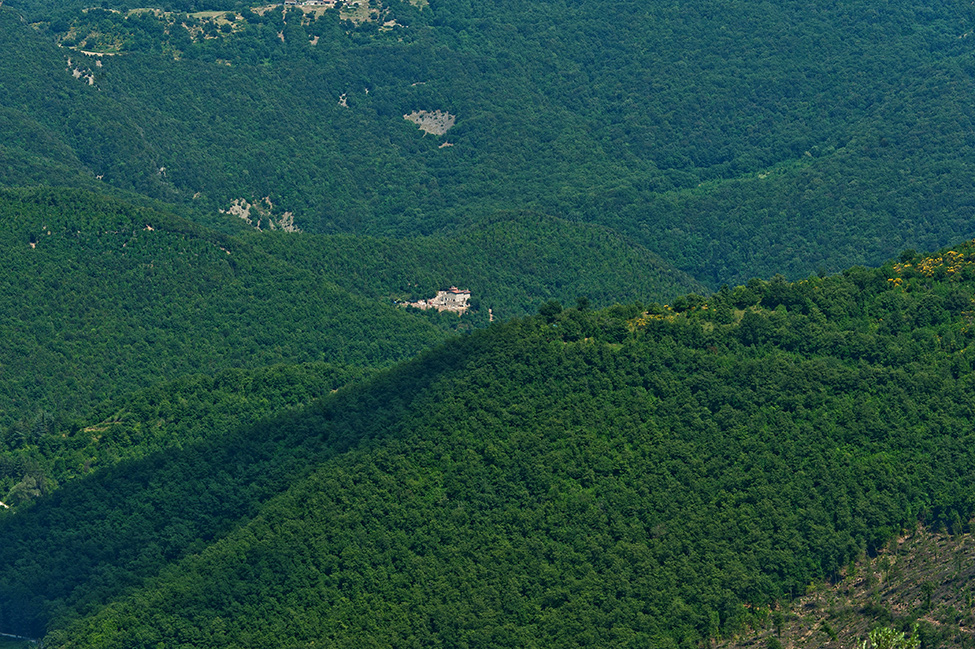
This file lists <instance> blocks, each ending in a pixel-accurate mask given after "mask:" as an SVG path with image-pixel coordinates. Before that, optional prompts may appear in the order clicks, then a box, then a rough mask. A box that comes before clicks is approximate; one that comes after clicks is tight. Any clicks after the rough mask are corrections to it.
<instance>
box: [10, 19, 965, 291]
mask: <svg viewBox="0 0 975 649" xmlns="http://www.w3.org/2000/svg"><path fill="white" fill-rule="evenodd" d="M421 4H423V3H421ZM191 5H192V6H191ZM66 6H68V5H61V4H58V5H57V7H58V8H60V9H61V10H63V9H64V7H66ZM71 6H73V5H71ZM114 6H116V5H113V4H112V3H109V7H114ZM118 6H120V7H121V6H125V5H124V4H119V5H118ZM45 7H47V8H48V9H49V10H51V11H53V10H54V9H55V5H54V4H53V3H46V4H45V3H40V2H32V3H28V2H21V3H19V4H18V3H17V2H16V1H15V0H14V1H11V0H8V2H7V3H6V4H5V6H4V8H3V10H2V11H0V45H2V47H3V48H4V51H5V52H7V53H8V54H7V56H5V57H4V61H3V62H2V63H0V78H2V79H3V81H2V82H3V83H4V88H5V90H6V92H7V93H8V95H7V99H6V100H5V113H4V116H0V133H2V135H3V141H4V143H5V144H4V146H5V147H8V148H9V150H8V151H6V153H5V155H6V156H7V159H8V160H10V162H9V163H8V164H7V165H6V168H4V167H3V166H2V165H0V177H2V178H3V180H4V182H6V183H8V184H23V183H25V182H28V181H30V182H37V181H40V180H43V181H44V182H47V183H57V184H76V185H77V184H86V185H87V184H90V183H92V182H96V181H95V180H94V179H96V177H101V182H102V183H108V184H111V185H112V186H115V187H121V188H126V189H129V190H134V191H139V192H142V193H145V194H147V195H151V196H153V197H155V198H158V199H162V200H166V201H171V202H175V203H182V204H185V205H194V206H197V207H201V208H205V209H206V210H208V211H210V212H211V213H215V212H216V210H217V209H227V208H228V207H229V206H230V204H231V202H232V201H234V200H237V199H241V198H245V199H247V200H248V201H250V202H251V203H253V202H255V201H258V200H260V199H263V198H264V197H268V198H270V199H271V203H272V204H273V205H274V212H275V214H276V215H277V216H279V217H280V216H283V215H284V214H285V213H286V212H291V213H293V217H294V219H295V222H296V223H297V225H298V226H299V227H301V228H303V229H304V230H306V231H314V232H330V233H335V232H344V233H358V234H369V235H374V236H396V237H403V236H415V235H420V234H435V233H436V234H441V233H445V232H447V231H451V230H454V229H457V228H459V227H463V226H466V225H469V224H471V223H476V222H477V221H479V220H480V218H481V217H483V216H485V215H490V214H493V213H495V212H497V211H499V210H523V209H534V210H538V211H540V212H543V213H548V214H552V215H554V216H557V217H562V218H566V219H569V220H578V221H585V222H592V223H599V224H602V225H605V226H609V227H611V228H613V229H616V230H618V231H620V232H621V233H623V234H625V235H626V236H628V237H630V238H631V239H633V240H634V241H636V242H637V243H639V244H641V245H643V246H644V247H646V248H647V249H648V250H650V251H652V252H654V253H656V254H657V255H659V256H660V257H661V258H662V259H664V260H665V261H666V262H668V263H671V264H673V265H675V266H677V267H678V268H680V269H682V270H684V271H685V272H687V273H689V274H691V275H692V276H693V277H695V279H697V280H698V281H701V282H704V283H706V284H707V285H708V286H710V287H711V288H712V289H713V288H717V287H718V286H720V285H721V284H722V283H726V282H728V283H737V282H742V281H746V280H747V279H748V278H749V277H752V276H755V275H760V276H770V275H772V274H774V273H775V272H783V273H786V274H787V275H788V276H790V277H802V276H806V275H808V274H809V273H810V272H813V271H816V270H817V269H819V268H820V267H821V268H822V269H824V270H827V271H833V270H838V269H840V268H843V267H847V266H849V265H852V264H856V263H873V264H875V263H880V262H881V261H882V260H883V259H885V258H887V257H889V256H891V255H893V254H896V253H897V252H898V251H900V250H901V249H904V248H909V247H913V248H925V249H933V248H936V247H938V246H940V245H944V244H946V243H947V242H949V241H951V240H957V239H958V238H961V237H965V236H969V235H970V234H972V232H973V231H975V226H973V225H972V223H973V210H972V203H971V198H970V197H971V196H972V195H973V189H975V188H973V186H972V182H971V174H970V173H968V171H967V169H968V166H970V165H971V164H972V163H975V158H973V153H972V152H973V150H975V149H973V146H972V144H973V143H972V141H971V137H970V134H971V133H972V132H973V123H972V117H973V115H972V111H971V106H970V102H969V101H968V98H969V97H970V96H971V94H972V91H973V90H975V89H973V87H972V79H971V65H970V51H969V46H968V43H969V40H970V39H969V38H967V36H966V35H967V34H969V33H970V32H971V31H972V27H973V16H972V11H973V9H972V7H970V6H968V5H964V6H962V5H958V4H957V3H955V2H949V1H947V0H941V1H939V2H936V3H935V4H934V5H932V4H930V3H928V4H925V5H923V6H922V5H918V4H917V3H910V2H907V0H895V1H893V2H889V3H887V4H885V5H884V6H883V7H882V8H878V7H877V6H876V4H875V3H873V2H868V1H867V0H844V1H843V2H838V3H833V4H830V5H811V4H809V3H805V2H796V1H793V0H777V1H776V2H772V3H767V2H766V3H758V2H744V3H735V4H733V5H721V4H718V5H714V4H694V3H692V4H686V3H685V4H682V5H666V6H665V5H659V4H658V5H653V6H646V5H645V4H640V3H630V4H627V3H622V4H620V3H616V4H612V5H608V6H607V5H606V4H605V3H599V2H594V1H590V0H587V1H584V2H578V3H573V4H571V5H565V4H560V3H550V2H533V3H522V4H517V3H514V4H512V3H497V2H494V3H492V2H487V3H478V4H475V5H471V4H470V3H466V2H457V1H455V0H440V1H438V2H433V3H430V4H429V5H426V6H425V7H424V8H422V9H420V8H418V7H416V6H413V5H411V4H409V3H406V2H396V1H389V2H386V3H385V4H382V5H379V4H378V3H377V2H375V1H373V8H374V9H376V11H377V13H376V14H375V16H376V17H377V18H376V21H371V22H370V21H366V22H361V23H359V24H355V23H353V22H351V21H350V20H349V18H352V17H354V16H352V14H350V13H348V12H346V13H344V14H340V13H338V12H336V11H328V12H324V13H321V14H320V15H319V14H317V13H313V14H308V15H307V16H305V17H304V18H301V19H299V14H301V15H304V14H302V12H299V11H298V10H294V11H293V12H291V13H289V14H287V15H286V16H282V15H281V13H280V12H278V11H270V12H266V13H263V14H261V15H258V14H255V13H253V12H251V11H249V10H248V9H247V7H245V6H243V5H234V6H230V5H227V6H226V7H223V8H224V9H226V10H227V11H221V12H217V13H211V14H205V15H204V14H200V15H194V16H186V15H184V14H182V13H178V12H179V11H187V10H192V9H204V8H206V9H213V8H215V7H216V5H215V4H213V3H209V2H208V3H201V2H196V3H193V2H183V3H179V2H174V3H171V6H170V9H173V10H175V12H172V13H167V14H164V15H160V16H158V17H157V16H156V15H155V14H152V13H147V12H139V13H136V14H131V15H129V14H127V13H125V12H121V13H117V12H111V11H102V10H98V9H93V10H92V11H89V12H87V13H81V12H80V11H71V12H63V11H62V13H61V14H60V15H59V16H48V17H50V18H51V20H44V18H45V15H46V14H45ZM19 8H24V9H28V10H30V15H31V16H32V17H31V20H38V21H39V22H37V23H36V25H35V28H34V29H32V28H31V27H30V26H28V25H27V24H25V23H22V22H21V21H20V20H19V18H18V15H17V13H16V12H17V10H18V9H19ZM231 10H233V11H231ZM228 12H229V13H230V15H231V18H233V20H229V19H228V18H227V15H228ZM234 12H237V13H234ZM311 16H318V17H317V18H316V19H314V20H312V19H311ZM356 20H359V18H356ZM380 21H381V22H383V23H384V24H385V23H388V24H387V25H386V26H385V27H383V28H382V29H380V28H379V22H380ZM56 42H60V43H61V44H62V45H73V46H74V47H77V48H81V49H84V48H89V49H95V50H98V51H106V52H108V53H110V54H119V55H118V56H102V57H91V56H85V55H82V54H79V53H78V52H77V51H75V50H72V49H70V48H68V47H66V46H65V47H61V48H58V47H57V46H56ZM69 59H70V61H71V62H70V65H69V62H68V60H69ZM415 111H431V112H432V111H446V112H449V113H450V114H451V115H452V116H454V117H455V118H456V124H455V125H454V126H453V128H452V129H450V130H449V131H447V132H446V133H445V134H443V135H439V136H438V135H432V134H425V133H424V132H422V131H420V130H419V129H418V128H417V126H416V125H415V124H414V123H412V122H409V121H406V120H404V119H403V116H404V115H407V114H411V113H413V112H415ZM2 120H6V121H2ZM25 129H26V130H25ZM28 131H29V132H31V133H36V134H37V135H36V136H31V137H30V138H25V137H24V136H23V134H24V133H25V132H28ZM446 144H450V145H452V146H442V145H446ZM3 153H4V152H2V151H0V154H3Z"/></svg>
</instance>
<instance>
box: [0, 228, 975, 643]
mask: <svg viewBox="0 0 975 649" xmlns="http://www.w3.org/2000/svg"><path fill="white" fill-rule="evenodd" d="M973 280H975V243H970V244H965V245H962V246H958V247H956V248H954V249H951V250H943V251H941V252H940V253H938V254H934V255H929V256H924V255H918V254H917V253H914V252H910V251H908V252H905V253H904V254H903V255H902V256H901V258H899V259H898V260H896V261H892V262H889V263H888V264H886V265H885V266H883V267H881V268H879V269H873V270H871V269H866V268H863V267H855V268H851V269H850V270H848V271H846V272H844V273H843V274H840V275H833V276H824V277H818V276H813V277H811V278H809V279H806V280H801V281H798V282H793V283H790V282H787V281H786V280H785V279H784V278H782V277H776V278H773V279H771V280H769V281H760V280H754V281H751V282H749V283H748V284H747V285H743V286H739V287H737V288H735V289H724V290H721V291H718V292H716V293H715V294H713V295H711V296H709V297H707V298H704V297H701V296H697V295H689V296H687V297H685V298H681V299H678V300H674V301H673V302H672V303H671V304H669V305H667V306H661V305H659V304H631V305H629V306H615V307H611V308H609V309H605V310H594V309H590V308H588V307H587V305H586V304H585V303H584V302H582V301H580V303H579V304H578V305H576V306H575V307H571V308H563V307H562V306H561V305H559V304H558V303H555V302H550V303H547V304H545V305H543V306H542V308H541V309H540V310H539V314H538V315H535V316H532V317H528V318H523V319H516V320H513V321H510V322H507V323H504V324H496V325H494V326H492V327H489V328H487V329H485V330H481V331H478V332H476V333H474V334H473V335H470V336H465V337H463V338H461V339H457V340H454V341H452V342H448V343H446V344H445V345H443V346H440V347H438V348H436V349H434V350H431V351H429V352H426V353H424V354H421V355H420V356H419V357H418V358H417V359H415V360H413V361H410V362H407V363H404V364H401V365H398V366H397V367H395V368H393V369H390V370H386V371H384V372H382V373H380V374H379V375H377V376H374V377H372V378H364V380H360V381H357V382H355V383H353V384H352V385H350V386H349V387H346V388H344V389H340V390H339V391H338V392H336V393H334V394H329V395H327V396H326V397H325V398H324V399H323V400H322V401H321V402H320V403H319V404H318V405H314V406H311V407H308V408H306V409H304V410H298V411H294V410H292V411H290V412H288V413H286V414H283V415H278V416H276V417H272V418H271V419H269V420H266V421H264V422H262V423H259V424H256V425H244V426H243V427H242V428H240V429H238V430H236V431H231V432H226V433H223V434H221V435H215V436H213V437H210V438H208V439H204V440H202V441H198V442H195V443H188V444H186V445H184V446H183V448H182V449H180V448H175V447H174V448H170V449H169V450H166V451H163V452H161V453H157V454H152V455H148V456H146V457H143V458H141V459H140V458H136V457H133V459H131V460H129V461H126V462H123V463H120V464H117V465H115V466H114V467H111V468H108V469H106V470H102V471H96V472H93V473H92V474H91V475H90V476H85V477H80V478H78V479H75V480H71V481H69V482H67V483H66V484H65V485H64V486H62V487H61V488H60V489H57V490H55V491H54V492H53V493H52V494H51V495H49V496H46V497H42V498H40V499H37V500H36V501H34V502H33V503H31V504H30V505H28V506H27V507H26V508H21V509H20V510H18V511H17V512H15V513H12V514H11V513H8V514H6V515H5V516H3V517H0V534H2V535H3V537H4V539H5V540H6V542H5V543H4V544H3V545H2V547H0V561H2V562H3V564H4V565H6V566H11V568H10V569H7V570H5V571H4V572H3V574H2V576H0V624H2V625H3V626H4V628H6V629H13V630H17V631H19V632H22V633H25V634H28V635H32V636H34V637H39V636H41V635H45V634H46V642H45V644H49V645H51V646H72V647H82V646H98V647H116V646H117V647H142V646H145V647H149V646H153V647H155V646H158V644H160V643H162V644H163V645H164V646H174V647H176V646H198V645H201V644H202V645H205V646H215V647H216V646H228V647H233V646H252V645H254V644H260V645H291V646H294V645H302V644H310V643H313V642H324V643H326V644H328V645H329V646H357V647H358V646H432V645H443V646H472V645H477V646H486V647H493V646H539V647H542V646H544V647H559V646H566V647H575V646H582V645H586V644H588V645H597V646H610V645H612V646H634V647H635V646H648V645H649V646H661V647H667V646H675V647H678V646H689V647H693V646H698V645H699V643H700V642H702V641H704V640H705V639H707V638H709V637H714V636H717V635H727V634H732V633H735V632H737V631H740V630H742V629H744V628H745V627H746V626H747V625H749V624H761V623H763V622H764V621H766V620H767V616H769V615H770V609H769V607H770V606H774V605H775V603H776V602H777V601H781V600H783V599H788V598H790V597H791V596H793V595H795V594H799V593H801V592H802V591H803V589H804V588H805V586H806V584H808V583H809V582H810V581H811V580H814V579H822V578H830V577H834V576H836V575H837V574H838V573H839V571H840V569H841V568H843V567H844V566H846V565H847V564H848V563H849V562H850V561H852V560H853V559H855V558H856V557H858V556H860V555H861V554H862V553H863V552H870V551H874V550H876V549H877V548H879V547H881V546H882V545H883V544H884V543H886V541H887V540H888V539H889V538H890V537H891V536H892V535H893V534H895V533H896V532H897V531H899V530H900V529H902V527H904V526H911V525H913V524H914V523H915V522H917V521H918V520H920V521H923V522H925V523H926V524H928V525H931V526H934V527H941V528H943V529H947V530H949V531H952V532H954V533H959V532H962V531H967V529H968V521H969V520H970V518H971V517H972V515H973V514H975V491H973V490H972V487H971V480H970V476H971V474H972V470H973V462H975V456H973V455H972V449H973V448H975V445H973V441H975V440H972V438H971V435H972V433H971V426H970V422H971V419H972V417H973V414H975V413H973V412H972V403H973V396H975V395H973V394H972V390H973V383H972V371H971V369H972V368H971V362H970V361H969V360H968V356H969V355H970V354H971V353H972V349H973V344H975V332H973V331H972V329H971V327H972V323H973V318H975V316H973V306H972V305H973V302H972V298H973V289H972V281H973ZM295 403H297V402H295ZM38 538H44V539H45V542H44V544H43V545H41V546H38V544H37V543H36V539H38ZM82 549H83V551H81V550H82ZM79 557H80V558H79ZM54 575H57V576H58V578H57V579H55V578H53V576H54Z"/></svg>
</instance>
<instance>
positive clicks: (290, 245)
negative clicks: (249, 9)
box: [247, 213, 705, 319]
mask: <svg viewBox="0 0 975 649" xmlns="http://www.w3.org/2000/svg"><path fill="white" fill-rule="evenodd" d="M247 241H248V243H250V244H251V245H253V246H255V247H258V248H260V249H262V250H265V251H267V252H269V253H271V254H274V255H276V256H279V257H281V258H283V259H285V260H287V261H288V262H289V263H292V264H294V265H296V266H300V267H302V268H307V269H309V270H311V271H313V272H316V273H320V274H321V275H322V276H323V277H324V278H326V279H328V280H329V281H332V282H334V283H335V284H337V285H338V286H341V287H342V288H344V289H346V290H348V291H354V292H358V293H361V294H363V295H367V296H370V297H375V298H386V299H390V298H393V299H400V300H402V299H407V298H409V299H414V300H415V299H419V298H426V297H430V296H432V295H433V294H434V292H435V291H437V290H438V289H443V288H446V287H447V286H450V285H457V286H461V287H464V288H468V289H470V290H471V291H472V293H473V296H474V298H475V299H476V300H477V302H478V305H479V309H480V311H481V312H482V313H481V314H480V315H481V318H482V319H486V313H484V312H485V311H486V310H487V309H488V308H490V309H492V311H493V313H494V316H495V318H502V319H507V318H510V317H512V316H521V315H525V314H528V313H535V312H536V311H537V310H538V308H539V307H540V306H541V305H542V304H543V303H545V302H547V301H549V300H553V299H555V300H561V301H562V302H564V303H566V304H574V303H575V301H576V299H577V298H579V297H586V298H588V299H589V301H590V302H591V304H592V305H593V306H594V307H602V306H609V305H612V304H614V303H622V302H632V301H634V300H636V299H647V298H652V299H655V300H660V301H669V300H671V299H673V298H675V297H677V296H678V295H683V294H686V293H688V292H691V291H701V292H704V290H705V289H704V287H703V286H702V285H700V284H699V283H697V282H696V281H694V280H693V279H691V277H690V276H688V275H686V274H684V273H681V272H679V271H676V270H674V269H673V268H671V267H670V266H668V265H667V264H666V263H664V262H663V261H662V260H661V259H660V258H658V257H657V256H656V255H654V254H652V253H650V252H649V251H647V250H646V249H645V248H643V247H642V246H639V245H637V244H635V243H633V242H632V241H627V240H626V239H624V238H623V237H620V236H619V235H617V234H615V233H614V232H612V231H610V230H606V229H604V228H601V227H597V226H590V225H585V224H581V223H572V222H569V221H563V220H561V219H556V218H552V217H548V216H545V215H542V214H535V213H506V214H498V215H494V216H493V217H490V218H487V219H484V220H483V221H481V222H479V223H478V224H476V225H474V226H471V227H469V228H465V229H463V230H460V231H458V232H454V233H452V234H450V235H440V236H430V237H417V238H412V239H376V238H371V237H351V236H344V235H329V236H320V235H305V236H302V237H300V238H296V237H293V236H288V235H284V234H276V233H262V234H260V235H256V236H252V237H250V238H248V239H247Z"/></svg>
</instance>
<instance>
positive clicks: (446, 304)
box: [403, 286, 471, 315]
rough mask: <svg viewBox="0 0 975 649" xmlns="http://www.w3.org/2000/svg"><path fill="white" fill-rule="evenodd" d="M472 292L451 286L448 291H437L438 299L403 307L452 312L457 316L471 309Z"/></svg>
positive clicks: (412, 303) (407, 304)
mask: <svg viewBox="0 0 975 649" xmlns="http://www.w3.org/2000/svg"><path fill="white" fill-rule="evenodd" d="M470 299H471V292H470V291H469V290H467V289H464V288H457V287H456V286H451V287H450V288H448V289H447V290H446V291H437V295H436V297H432V298H430V299H429V300H420V301H418V302H406V303H405V304H403V306H412V307H416V308H417V309H436V310H437V311H451V312H453V313H456V314H457V315H463V314H465V313H467V309H468V308H470Z"/></svg>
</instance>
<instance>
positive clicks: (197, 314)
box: [0, 189, 699, 436]
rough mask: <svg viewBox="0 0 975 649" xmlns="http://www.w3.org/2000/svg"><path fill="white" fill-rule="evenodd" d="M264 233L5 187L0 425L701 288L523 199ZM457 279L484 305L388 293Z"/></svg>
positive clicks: (608, 236) (384, 360)
mask: <svg viewBox="0 0 975 649" xmlns="http://www.w3.org/2000/svg"><path fill="white" fill-rule="evenodd" d="M502 231H504V232H506V233H507V236H506V237H501V236H500V233H501V232H502ZM274 234H277V233H266V235H264V236H256V237H255V236H227V235H223V234H218V233H215V232H213V231H211V230H209V229H207V228H206V227H203V226H200V225H197V224H194V223H192V222H189V221H186V220H184V219H182V218H180V217H177V216H174V215H172V214H171V213H168V212H163V211H159V210H157V209H153V208H149V207H139V206H136V205H133V204H131V203H129V202H126V201H121V200H117V199H110V198H105V197H100V196H98V195H95V194H91V193H87V192H84V191H80V190H60V189H34V190H6V191H0V250H2V252H3V258H4V268H5V274H4V277H3V280H2V281H0V287H2V298H0V313H2V314H3V318H2V324H0V358H2V361H0V363H2V371H3V380H2V381H0V429H2V428H3V427H8V426H12V425H14V424H16V425H17V426H20V427H21V428H24V427H30V426H32V425H33V424H32V423H31V422H34V421H36V420H38V418H51V419H52V420H53V421H58V422H62V423H65V424H66V423H67V422H68V421H70V420H71V419H72V417H75V416H77V415H80V414H83V413H85V412H86V409H88V408H90V407H92V406H95V405H96V404H98V403H99V402H100V401H102V400H104V399H106V398H110V397H117V396H120V395H123V394H127V393H129V392H132V391H134V390H137V389H140V388H145V387H148V386H150V385H151V384H153V383H156V382H158V381H161V380H171V379H175V378H177V377H179V376H181V375H184V374H191V373H205V374H210V375H213V374H214V373H217V372H220V371H221V370H224V369H228V368H258V367H263V366H268V365H273V364H276V363H304V362H328V363H344V364H354V365H359V366H382V365H389V364H390V363H392V362H395V361H398V360H402V359H405V358H409V357H410V356H412V355H414V354H416V353H418V352H419V351H420V350H422V349H424V348H425V347H428V346H429V345H431V344H434V343H436V342H438V341H441V340H443V339H444V338H445V337H446V336H448V335H451V334H454V333H457V332H461V331H469V330H470V329H471V328H473V327H476V326H483V325H486V324H487V322H488V319H489V314H488V308H489V307H491V306H492V305H493V307H494V310H495V312H496V314H497V316H498V317H509V316H512V315H523V314H525V313H526V312H530V311H534V310H535V309H537V308H538V306H539V305H540V304H541V303H542V302H543V301H545V300H549V299H561V300H563V301H566V302H569V301H574V300H575V299H576V298H577V297H579V296H591V298H590V299H591V301H592V303H593V304H594V305H599V306H606V305H610V304H613V303H614V302H616V301H623V300H632V299H634V298H635V297H636V296H638V295H646V294H653V295H666V296H670V297H676V296H677V295H678V294H680V293H682V292H686V291H688V290H693V289H695V288H698V287H699V285H698V284H697V283H695V282H694V281H693V280H691V279H690V278H688V277H687V276H686V275H683V274H682V273H680V272H677V271H674V270H673V269H671V268H669V267H667V266H666V265H665V264H663V263H662V262H660V261H659V260H657V259H656V258H655V257H654V256H653V255H651V254H650V253H648V252H647V251H646V250H644V249H642V248H641V247H640V246H637V245H634V244H631V243H629V242H627V241H625V240H624V239H622V238H621V237H619V236H617V235H614V234H613V233H611V232H606V231H603V230H602V229H599V228H594V227H591V226H582V225H578V224H571V223H564V222H559V221H557V220H554V219H548V218H543V217H537V216H531V215H520V216H519V215H513V216H508V217H506V216H503V215H502V216H499V217H497V218H496V219H493V220H492V219H488V220H487V221H485V222H484V223H483V224H481V225H479V226H477V227H475V228H474V229H472V230H470V231H468V232H465V233H460V234H458V235H457V236H455V237H452V238H449V239H446V238H426V239H420V240H417V241H415V242H412V243H409V242H393V241H384V240H378V239H369V238H356V237H351V236H338V235H334V236H325V235H321V236H309V237H304V236H301V235H295V234H287V233H280V236H277V237H275V236H272V235H274ZM265 236H266V237H267V238H265ZM570 259H571V260H572V262H571V263H566V262H565V260H570ZM586 270H589V271H592V272H593V273H592V274H587V272H584V271H586ZM456 283H462V284H463V283H467V284H469V286H468V288H471V289H472V290H473V291H474V298H475V300H477V301H482V300H483V301H484V304H483V305H479V304H475V306H476V307H477V308H476V309H475V311H474V312H471V313H469V314H466V315H465V316H463V317H462V318H458V317H457V316H456V315H454V314H449V313H444V314H436V313H407V312H406V311H405V310H404V309H398V308H396V307H395V306H394V298H397V297H400V298H402V297H404V296H408V295H407V293H406V292H408V291H414V292H418V293H422V292H424V291H427V292H428V293H427V294H425V295H422V297H428V296H429V295H432V293H433V292H435V291H436V290H438V289H443V288H446V287H448V286H450V285H451V284H456ZM10 434H13V433H10ZM15 436H16V435H15Z"/></svg>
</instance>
